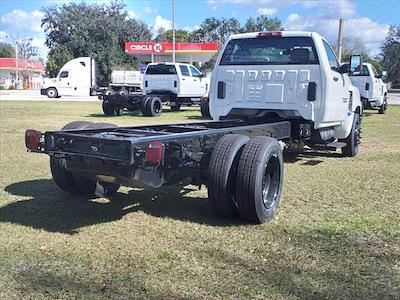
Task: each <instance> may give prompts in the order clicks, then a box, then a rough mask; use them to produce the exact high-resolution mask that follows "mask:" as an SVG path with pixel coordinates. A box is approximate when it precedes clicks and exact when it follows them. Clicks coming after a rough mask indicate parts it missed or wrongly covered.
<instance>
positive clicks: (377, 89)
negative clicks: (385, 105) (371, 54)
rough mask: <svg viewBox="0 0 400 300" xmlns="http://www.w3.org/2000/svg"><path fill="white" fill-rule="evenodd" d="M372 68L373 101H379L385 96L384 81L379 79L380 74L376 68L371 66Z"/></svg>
mask: <svg viewBox="0 0 400 300" xmlns="http://www.w3.org/2000/svg"><path fill="white" fill-rule="evenodd" d="M370 68H371V71H372V72H371V78H372V80H371V81H372V91H371V93H372V97H371V98H373V99H379V98H381V97H382V96H383V81H382V79H380V78H379V75H378V72H377V71H376V69H375V68H374V66H372V65H371V66H370Z"/></svg>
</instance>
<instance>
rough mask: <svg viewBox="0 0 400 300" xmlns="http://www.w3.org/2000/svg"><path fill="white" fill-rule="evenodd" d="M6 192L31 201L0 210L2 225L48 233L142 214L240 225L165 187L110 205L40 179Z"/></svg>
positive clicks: (124, 196)
mask: <svg viewBox="0 0 400 300" xmlns="http://www.w3.org/2000/svg"><path fill="white" fill-rule="evenodd" d="M5 191H6V192H8V193H10V194H12V195H17V196H24V197H30V199H28V200H22V201H17V202H13V203H11V204H8V205H6V206H4V207H1V208H0V222H11V223H15V224H21V225H25V226H30V227H33V228H36V229H44V230H46V231H49V232H62V233H68V234H74V233H76V231H77V230H78V229H79V228H81V227H84V226H89V225H94V224H100V223H107V222H111V221H115V220H119V219H121V218H122V217H123V216H124V215H126V214H129V213H134V212H137V211H143V212H145V213H147V214H149V215H152V216H155V217H160V218H172V219H176V220H181V221H189V222H197V223H200V224H208V225H212V226H230V225H237V224H240V223H239V221H230V220H223V219H221V218H219V217H217V216H215V215H214V214H213V212H212V211H211V209H210V207H209V204H208V201H207V199H204V198H198V197H189V196H187V194H188V193H190V192H192V191H193V190H191V189H187V188H182V187H163V188H160V189H157V190H135V189H132V190H130V191H129V193H128V194H123V193H117V194H116V195H115V196H114V197H112V198H111V199H110V201H108V202H99V201H96V200H88V199H86V198H84V197H82V196H78V195H73V194H68V193H66V192H64V191H62V190H60V189H58V188H57V186H56V185H55V184H54V182H53V180H50V179H40V180H31V181H24V182H18V183H14V184H11V185H9V186H7V187H6V188H5Z"/></svg>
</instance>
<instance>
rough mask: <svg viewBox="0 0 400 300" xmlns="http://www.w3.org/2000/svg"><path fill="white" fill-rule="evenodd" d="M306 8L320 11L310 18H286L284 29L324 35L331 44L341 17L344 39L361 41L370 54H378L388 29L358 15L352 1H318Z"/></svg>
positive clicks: (294, 16)
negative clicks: (342, 19) (358, 39)
mask: <svg viewBox="0 0 400 300" xmlns="http://www.w3.org/2000/svg"><path fill="white" fill-rule="evenodd" d="M303 5H304V6H305V7H307V8H308V7H313V8H320V9H319V10H317V11H316V12H315V13H312V14H309V15H298V14H296V13H293V14H291V15H289V16H288V17H287V18H286V21H285V22H284V25H283V27H284V28H285V30H304V31H316V32H318V33H320V34H321V35H322V36H324V37H325V38H326V39H328V41H330V43H331V44H333V45H335V44H336V41H337V34H338V27H339V20H338V19H339V18H340V17H342V18H344V37H345V38H355V37H357V38H360V39H361V40H362V41H363V42H364V43H365V45H366V47H367V48H368V49H370V50H371V55H376V54H378V53H379V47H380V44H381V42H382V41H383V40H384V38H385V37H386V34H387V31H388V28H389V26H388V25H387V24H380V23H377V22H375V21H373V20H371V19H370V18H367V17H359V16H357V11H356V9H355V7H354V5H353V4H352V3H350V2H349V1H334V2H333V1H323V3H320V2H316V1H307V2H304V3H303Z"/></svg>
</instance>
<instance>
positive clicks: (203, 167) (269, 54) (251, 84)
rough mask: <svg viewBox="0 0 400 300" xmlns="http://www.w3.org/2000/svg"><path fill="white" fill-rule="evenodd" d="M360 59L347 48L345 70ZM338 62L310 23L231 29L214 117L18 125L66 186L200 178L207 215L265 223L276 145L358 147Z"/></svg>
mask: <svg viewBox="0 0 400 300" xmlns="http://www.w3.org/2000/svg"><path fill="white" fill-rule="evenodd" d="M361 64H362V61H361V57H360V56H352V57H351V60H350V72H351V73H353V74H354V73H356V72H357V70H358V69H359V68H360V67H361ZM172 67H175V68H172ZM171 69H172V71H171V72H175V71H176V72H177V73H180V72H181V71H179V70H178V69H177V68H176V65H171ZM346 71H347V70H344V69H342V68H341V67H340V65H339V62H338V60H337V59H336V56H335V53H334V52H333V50H332V48H331V46H330V45H329V44H328V42H327V41H326V40H325V39H324V38H323V37H321V36H320V35H319V34H317V33H315V32H291V31H288V32H285V31H283V32H256V33H246V34H239V35H234V36H231V37H230V38H229V39H228V41H227V43H226V44H225V45H224V47H223V48H222V51H221V52H220V54H219V56H218V58H217V61H216V65H215V68H214V71H213V73H212V77H211V90H210V112H211V115H212V117H213V118H214V121H211V122H192V123H190V122H189V123H175V124H167V125H159V124H157V125H144V126H126V127H118V126H116V125H113V124H108V123H91V122H83V121H76V122H72V123H69V124H67V125H66V126H64V128H63V129H61V130H59V131H47V132H44V133H42V132H41V131H38V130H27V131H26V133H25V144H26V147H27V148H28V149H29V151H32V152H40V153H46V154H48V155H50V167H51V171H52V175H53V179H54V181H55V183H56V184H57V185H58V186H59V187H60V188H61V189H62V190H64V191H67V192H69V193H74V194H78V195H79V194H80V195H86V196H87V197H88V198H93V197H94V196H105V197H109V196H112V195H113V194H115V193H117V190H118V189H119V187H120V185H125V186H130V187H150V188H159V187H161V186H163V185H172V184H190V183H191V184H195V185H199V186H200V185H202V184H204V185H207V188H208V201H209V202H210V206H211V208H212V209H213V210H214V211H215V213H216V214H218V215H220V216H222V217H225V218H238V217H240V218H241V219H243V220H246V221H248V222H253V223H264V222H266V221H268V220H269V219H271V218H272V217H273V216H274V215H275V213H276V211H277V209H278V206H279V202H280V199H281V195H282V188H283V177H284V176H283V174H284V166H283V163H284V160H283V147H285V145H286V147H287V148H288V149H289V150H291V149H296V151H297V150H299V149H298V148H302V146H301V145H302V144H303V145H304V143H306V144H307V145H308V146H309V147H311V148H313V149H325V150H335V151H336V149H337V148H341V149H342V152H343V154H344V156H355V155H356V154H357V152H358V145H359V142H360V133H361V130H360V128H361V115H362V104H361V101H360V93H359V91H358V89H357V88H356V87H354V86H353V85H352V83H351V81H350V78H349V76H348V74H347V73H346ZM164 75H165V74H164ZM177 79H178V77H177ZM147 87H149V82H148V84H147ZM178 94H179V93H178ZM334 167H335V166H333V165H331V166H329V165H327V167H326V168H327V170H326V171H327V172H329V170H328V169H329V168H334ZM289 184H290V183H289ZM315 188H323V187H315ZM311 196H312V195H311Z"/></svg>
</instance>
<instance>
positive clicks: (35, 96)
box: [0, 90, 98, 101]
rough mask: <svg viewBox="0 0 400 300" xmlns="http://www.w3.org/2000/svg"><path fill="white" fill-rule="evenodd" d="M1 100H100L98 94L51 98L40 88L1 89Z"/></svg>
mask: <svg viewBox="0 0 400 300" xmlns="http://www.w3.org/2000/svg"><path fill="white" fill-rule="evenodd" d="M0 100H5V101H7V100H8V101H10V100H11V101H15V100H21V101H26V100H31V101H98V99H97V97H96V96H92V97H90V96H87V97H72V96H68V97H67V96H65V97H61V98H57V99H51V98H48V97H47V96H43V95H40V91H39V90H28V91H12V90H11V91H0Z"/></svg>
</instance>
